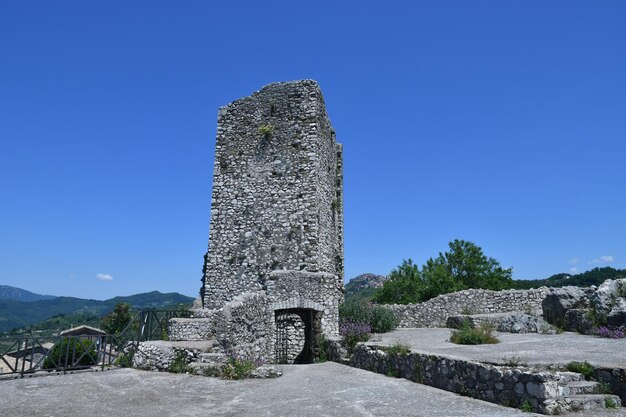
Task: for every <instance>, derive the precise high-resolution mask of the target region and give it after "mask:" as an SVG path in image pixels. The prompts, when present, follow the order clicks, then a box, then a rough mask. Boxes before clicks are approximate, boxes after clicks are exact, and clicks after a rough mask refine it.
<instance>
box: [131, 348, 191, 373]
mask: <svg viewBox="0 0 626 417" xmlns="http://www.w3.org/2000/svg"><path fill="white" fill-rule="evenodd" d="M201 353H202V352H201V351H200V350H198V349H191V348H183V347H180V348H179V347H173V346H169V344H168V343H167V342H161V341H148V342H142V343H139V345H138V346H137V350H136V351H135V354H134V355H133V367H134V368H137V369H144V370H147V371H169V369H170V365H171V364H172V362H173V361H174V360H175V359H176V357H177V356H179V355H184V356H186V357H187V358H188V361H189V362H191V361H194V360H196V358H198V356H199V355H200V354H201Z"/></svg>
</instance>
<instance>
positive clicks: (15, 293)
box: [0, 285, 55, 301]
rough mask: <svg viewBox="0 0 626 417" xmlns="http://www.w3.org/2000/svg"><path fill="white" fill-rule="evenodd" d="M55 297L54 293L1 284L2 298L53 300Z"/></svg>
mask: <svg viewBox="0 0 626 417" xmlns="http://www.w3.org/2000/svg"><path fill="white" fill-rule="evenodd" d="M53 298H55V297H54V296H53V295H42V294H35V293H34V292H30V291H26V290H23V289H21V288H17V287H11V286H8V285H0V300H15V301H37V300H51V299H53Z"/></svg>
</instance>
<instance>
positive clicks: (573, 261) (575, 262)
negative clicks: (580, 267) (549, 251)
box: [567, 258, 580, 265]
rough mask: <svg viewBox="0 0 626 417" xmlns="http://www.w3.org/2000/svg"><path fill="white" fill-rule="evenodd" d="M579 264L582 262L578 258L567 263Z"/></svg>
mask: <svg viewBox="0 0 626 417" xmlns="http://www.w3.org/2000/svg"><path fill="white" fill-rule="evenodd" d="M578 262H580V259H578V258H572V259H570V260H569V261H567V263H569V264H572V265H575V264H577V263H578Z"/></svg>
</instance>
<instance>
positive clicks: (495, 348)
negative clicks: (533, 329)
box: [370, 328, 626, 368]
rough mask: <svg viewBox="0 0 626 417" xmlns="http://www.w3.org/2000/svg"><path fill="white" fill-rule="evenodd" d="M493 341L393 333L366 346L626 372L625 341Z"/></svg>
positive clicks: (504, 336)
mask: <svg viewBox="0 0 626 417" xmlns="http://www.w3.org/2000/svg"><path fill="white" fill-rule="evenodd" d="M497 337H498V339H500V343H498V344H495V345H474V346H468V345H456V344H454V343H450V342H449V341H448V339H449V338H450V329H441V328H437V329H426V328H420V329H397V330H395V331H393V332H390V333H385V334H382V335H376V336H375V339H374V340H372V341H370V344H383V345H391V344H394V343H395V342H401V343H403V344H407V345H409V346H410V347H411V350H412V351H414V352H420V353H426V354H431V355H442V356H446V357H449V358H453V359H462V360H472V361H479V362H487V363H505V362H506V361H507V360H511V359H513V358H515V359H518V360H519V361H520V362H522V363H527V364H529V365H537V364H540V365H546V364H555V365H557V364H558V365H563V364H567V363H569V362H572V361H581V362H582V361H587V362H589V363H590V364H592V365H594V366H596V367H600V366H606V367H615V368H626V339H604V338H600V337H594V336H584V335H581V334H578V333H569V332H565V333H561V334H555V335H544V334H537V333H527V334H514V333H498V334H497Z"/></svg>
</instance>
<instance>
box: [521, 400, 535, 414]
mask: <svg viewBox="0 0 626 417" xmlns="http://www.w3.org/2000/svg"><path fill="white" fill-rule="evenodd" d="M519 409H520V410H522V411H523V412H525V413H532V412H533V406H532V405H530V403H529V402H528V400H526V401H524V402H523V403H522V405H520V406H519Z"/></svg>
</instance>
